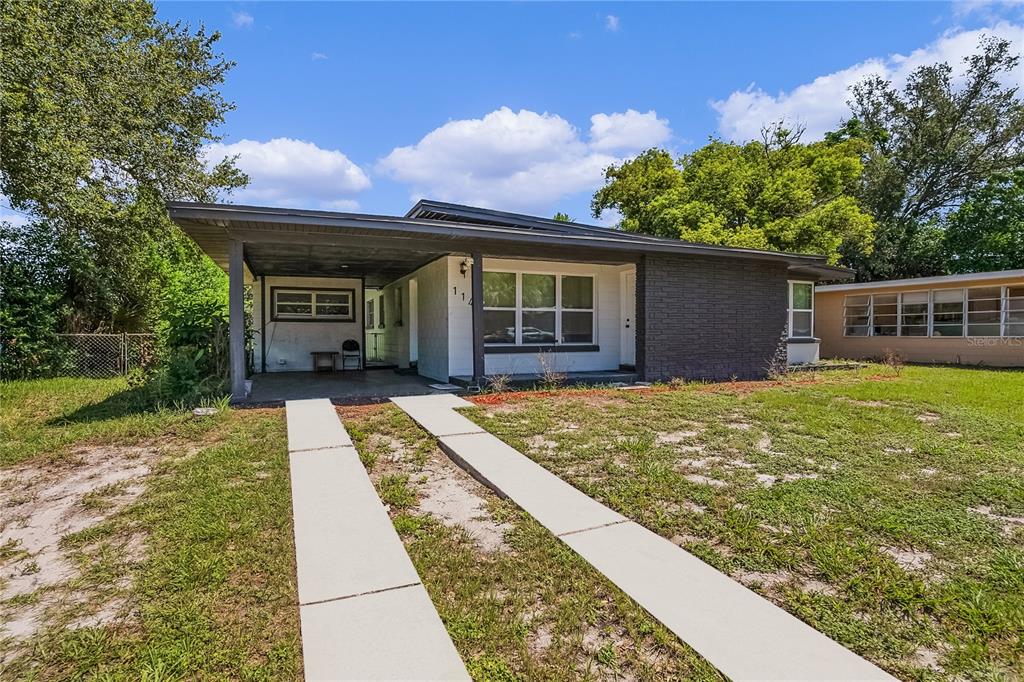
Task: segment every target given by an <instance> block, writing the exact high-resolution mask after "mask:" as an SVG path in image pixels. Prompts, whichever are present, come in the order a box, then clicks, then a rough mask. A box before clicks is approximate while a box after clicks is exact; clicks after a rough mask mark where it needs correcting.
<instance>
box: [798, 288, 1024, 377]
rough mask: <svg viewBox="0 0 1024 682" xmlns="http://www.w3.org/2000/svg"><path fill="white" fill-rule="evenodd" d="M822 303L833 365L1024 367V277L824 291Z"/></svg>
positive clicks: (822, 333)
mask: <svg viewBox="0 0 1024 682" xmlns="http://www.w3.org/2000/svg"><path fill="white" fill-rule="evenodd" d="M814 302H815V307H816V313H815V314H816V319H815V323H814V330H815V333H816V334H817V336H818V337H819V338H820V339H821V353H822V355H823V356H825V357H830V358H880V357H882V356H884V355H885V354H886V352H887V351H892V352H895V353H897V354H899V355H900V356H901V357H902V358H903V359H904V360H907V361H909V362H934V363H945V364H955V365H988V366H991V367H1021V366H1024V270H1004V271H1002V272H978V273H972V274H968V275H949V276H945V277H921V278H918V279H902V280H889V281H882V282H864V283H860V284H835V285H829V286H820V287H818V288H817V289H816V291H815V295H814Z"/></svg>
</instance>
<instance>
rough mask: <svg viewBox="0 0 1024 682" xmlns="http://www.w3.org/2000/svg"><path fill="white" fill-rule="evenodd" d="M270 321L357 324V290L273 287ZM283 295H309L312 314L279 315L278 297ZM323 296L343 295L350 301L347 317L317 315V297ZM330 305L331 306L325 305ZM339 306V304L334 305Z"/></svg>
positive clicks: (271, 290)
mask: <svg viewBox="0 0 1024 682" xmlns="http://www.w3.org/2000/svg"><path fill="white" fill-rule="evenodd" d="M270 292H271V293H270V313H271V314H270V319H271V320H272V321H274V322H355V320H356V311H355V298H356V296H355V289H310V288H303V287H271V289H270ZM281 294H309V302H310V313H309V314H308V315H307V314H305V313H279V312H278V310H277V306H278V300H277V299H278V296H280V295H281ZM322 294H329V295H332V296H334V295H338V294H341V295H343V296H345V297H347V299H348V314H347V315H319V314H317V297H318V296H319V295H322ZM324 305H330V304H324ZM334 305H337V304H334Z"/></svg>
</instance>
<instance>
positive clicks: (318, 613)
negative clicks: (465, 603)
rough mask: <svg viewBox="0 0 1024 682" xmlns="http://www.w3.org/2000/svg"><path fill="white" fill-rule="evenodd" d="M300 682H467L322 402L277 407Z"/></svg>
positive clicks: (340, 431) (341, 430)
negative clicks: (283, 440)
mask: <svg viewBox="0 0 1024 682" xmlns="http://www.w3.org/2000/svg"><path fill="white" fill-rule="evenodd" d="M286 407H287V417H288V457H289V462H290V466H291V484H292V510H293V514H294V517H295V563H296V568H297V573H298V590H299V615H300V620H301V623H302V656H303V662H304V666H305V673H306V679H307V680H413V679H415V680H468V679H469V675H468V674H467V673H466V668H465V666H464V665H463V663H462V660H461V659H460V658H459V654H458V652H457V651H456V650H455V646H454V645H453V644H452V641H451V639H450V638H449V637H448V633H447V631H446V630H445V628H444V624H443V623H442V622H441V618H440V617H439V616H438V615H437V611H435V610H434V605H433V603H432V602H431V601H430V597H429V595H427V592H426V590H425V589H424V587H423V585H422V584H421V583H420V578H419V575H418V574H417V573H416V569H415V568H414V567H413V565H412V561H410V559H409V555H408V554H406V552H405V548H404V547H403V545H402V541H401V539H400V538H399V537H398V534H397V533H396V532H395V528H394V526H393V525H392V524H391V519H390V518H388V514H387V511H386V510H385V509H384V505H383V504H381V501H380V498H379V497H378V496H377V493H376V491H375V490H374V488H373V484H372V483H371V482H370V478H369V476H367V474H366V469H364V468H363V465H362V463H361V462H360V461H359V455H358V453H357V452H356V450H355V448H354V447H353V446H352V440H351V439H350V438H349V436H348V433H347V432H346V431H345V428H344V427H343V426H342V425H341V421H340V420H339V419H338V415H337V413H336V412H335V411H334V407H333V406H332V405H331V403H330V401H328V400H326V399H319V400H296V401H288V402H287V403H286Z"/></svg>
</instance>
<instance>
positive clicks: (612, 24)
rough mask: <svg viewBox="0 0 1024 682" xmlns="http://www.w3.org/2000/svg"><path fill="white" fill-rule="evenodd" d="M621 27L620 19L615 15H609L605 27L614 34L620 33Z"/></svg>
mask: <svg viewBox="0 0 1024 682" xmlns="http://www.w3.org/2000/svg"><path fill="white" fill-rule="evenodd" d="M620 25H621V24H620V22H619V18H618V17H617V16H615V15H614V14H609V15H608V16H606V17H605V18H604V27H605V28H606V29H607V30H609V31H611V32H612V33H615V32H616V31H618V30H619V26H620Z"/></svg>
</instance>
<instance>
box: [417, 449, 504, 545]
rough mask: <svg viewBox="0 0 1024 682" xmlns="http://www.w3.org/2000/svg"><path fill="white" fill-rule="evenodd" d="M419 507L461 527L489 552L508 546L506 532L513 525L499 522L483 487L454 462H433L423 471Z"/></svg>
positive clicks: (443, 521) (445, 521)
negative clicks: (486, 498) (446, 463)
mask: <svg viewBox="0 0 1024 682" xmlns="http://www.w3.org/2000/svg"><path fill="white" fill-rule="evenodd" d="M422 474H423V476H425V477H426V480H425V481H423V483H422V484H421V485H420V488H419V492H420V494H421V497H420V502H419V509H420V511H422V512H426V513H428V514H430V515H431V516H433V517H435V518H436V519H438V520H439V521H441V523H443V524H445V525H446V526H451V527H455V526H457V527H460V528H462V529H463V530H465V531H466V533H467V534H468V535H469V537H470V538H472V540H473V542H474V543H476V545H477V546H478V547H479V548H480V549H482V550H483V551H485V552H495V551H499V550H503V549H506V545H505V532H506V531H507V530H509V528H510V526H509V525H508V524H505V523H497V522H496V521H495V520H494V519H493V518H492V517H491V514H490V512H489V511H488V509H487V501H486V500H485V499H484V498H483V497H482V496H481V494H480V493H482V492H483V489H482V486H480V484H479V483H477V482H476V481H474V480H473V479H472V478H470V476H469V475H468V474H466V473H465V472H463V471H462V470H461V469H458V468H457V467H455V465H454V464H451V465H449V466H444V465H443V464H441V463H437V462H432V463H431V464H429V465H428V466H427V467H426V468H425V469H424V470H423V472H422Z"/></svg>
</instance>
